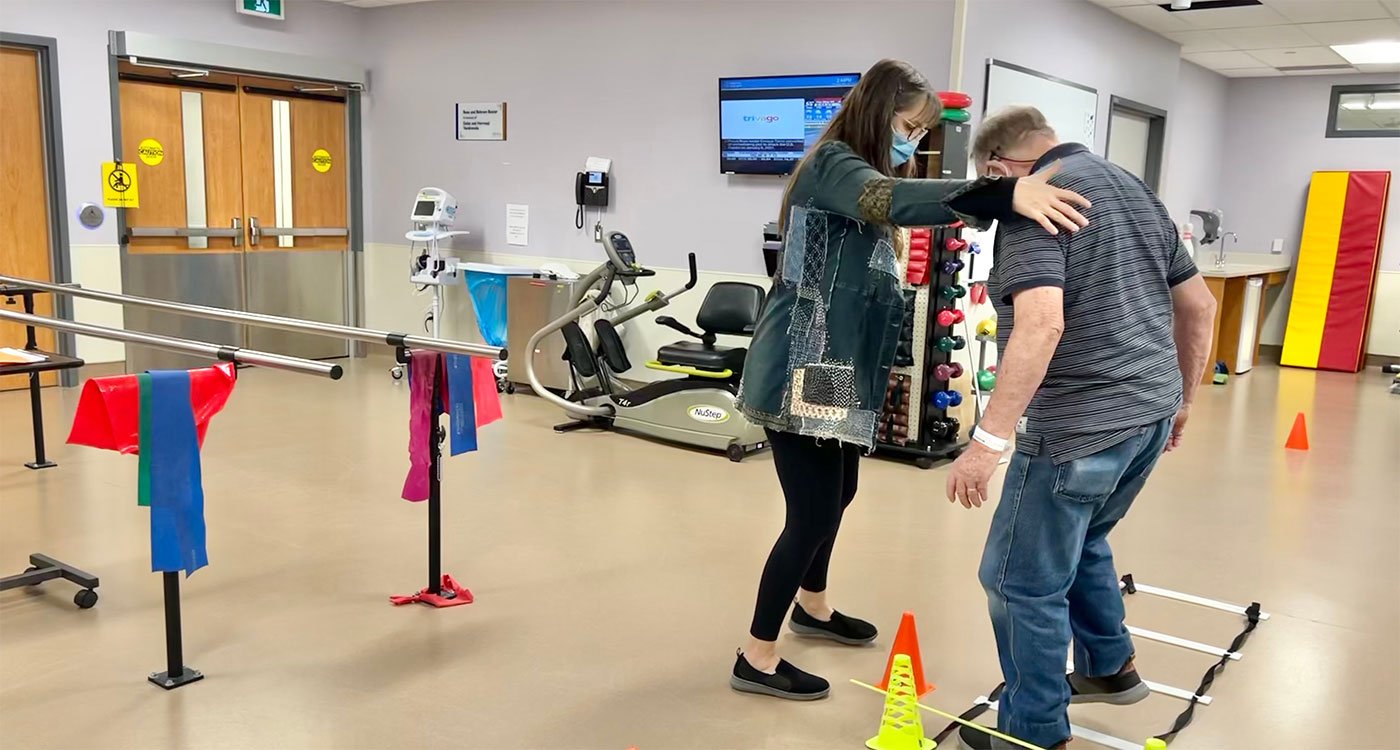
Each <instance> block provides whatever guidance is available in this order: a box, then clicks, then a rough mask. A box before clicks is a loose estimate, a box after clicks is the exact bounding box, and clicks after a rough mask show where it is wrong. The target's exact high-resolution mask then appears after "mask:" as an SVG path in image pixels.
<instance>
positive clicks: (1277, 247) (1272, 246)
mask: <svg viewBox="0 0 1400 750" xmlns="http://www.w3.org/2000/svg"><path fill="white" fill-rule="evenodd" d="M1269 252H1270V253H1271V254H1273V255H1283V240H1281V239H1279V240H1274V241H1273V242H1270V243H1269Z"/></svg>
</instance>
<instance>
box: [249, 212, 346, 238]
mask: <svg viewBox="0 0 1400 750" xmlns="http://www.w3.org/2000/svg"><path fill="white" fill-rule="evenodd" d="M348 236H350V230H349V229H348V228H346V227H265V226H263V225H262V224H260V223H258V217H256V216H250V217H248V243H249V244H251V245H257V244H258V243H259V241H260V240H261V239H262V238H263V237H348Z"/></svg>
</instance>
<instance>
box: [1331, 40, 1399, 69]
mask: <svg viewBox="0 0 1400 750" xmlns="http://www.w3.org/2000/svg"><path fill="white" fill-rule="evenodd" d="M1332 51H1333V52H1336V53H1337V54H1339V55H1341V56H1342V57H1343V58H1345V59H1346V61H1347V62H1349V63H1351V64H1352V65H1389V64H1395V63H1400V41H1394V40H1384V41H1376V42H1363V43H1361V44H1334V45H1332Z"/></svg>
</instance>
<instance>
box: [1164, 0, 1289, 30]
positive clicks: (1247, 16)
mask: <svg viewBox="0 0 1400 750" xmlns="http://www.w3.org/2000/svg"><path fill="white" fill-rule="evenodd" d="M1168 15H1171V16H1174V17H1177V18H1180V19H1181V20H1182V21H1185V22H1186V23H1187V24H1188V25H1190V26H1191V27H1192V28H1196V29H1238V28H1243V27H1246V26H1280V25H1282V24H1286V23H1288V19H1286V18H1284V17H1283V16H1281V15H1279V14H1278V13H1275V12H1274V10H1273V9H1272V8H1270V7H1268V6H1267V5H1246V6H1243V7H1239V8H1208V9H1203V10H1186V11H1180V12H1178V13H1169V14H1168Z"/></svg>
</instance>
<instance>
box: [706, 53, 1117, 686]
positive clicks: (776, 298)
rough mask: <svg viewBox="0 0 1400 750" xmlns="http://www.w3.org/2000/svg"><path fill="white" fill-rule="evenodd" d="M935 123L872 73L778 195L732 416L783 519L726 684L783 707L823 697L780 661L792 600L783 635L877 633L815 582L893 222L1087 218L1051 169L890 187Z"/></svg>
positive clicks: (829, 536) (910, 97)
mask: <svg viewBox="0 0 1400 750" xmlns="http://www.w3.org/2000/svg"><path fill="white" fill-rule="evenodd" d="M941 113H942V107H941V105H940V103H939V100H938V96H937V94H936V93H935V92H934V91H933V90H932V88H931V87H930V86H929V83H928V80H927V79H925V78H924V77H923V75H921V74H920V73H919V72H918V71H917V70H915V69H914V68H913V67H911V66H910V65H908V64H907V63H903V62H899V61H896V60H883V61H881V62H879V63H876V64H875V66H874V67H872V68H871V69H870V71H869V72H867V73H866V74H865V76H864V77H862V78H861V80H860V83H858V84H856V86H855V88H853V89H851V91H850V93H848V94H847V95H846V100H845V102H844V104H843V105H842V107H841V110H840V111H839V112H838V113H837V114H836V116H835V117H834V118H833V119H832V121H831V124H830V126H829V127H828V128H827V130H826V133H825V134H823V135H822V137H821V140H820V141H819V142H818V143H817V145H816V146H815V147H814V148H813V149H812V151H811V153H810V154H808V155H807V156H806V157H805V158H804V159H803V160H802V162H801V163H800V164H799V165H798V167H797V169H796V171H795V172H794V174H793V176H792V180H791V182H789V184H788V187H787V193H786V195H784V197H783V208H782V211H783V212H782V214H781V218H782V220H783V223H784V236H785V243H784V251H783V261H782V267H781V269H780V270H779V272H778V274H777V276H776V279H775V284H774V288H773V293H772V295H771V297H770V298H769V301H768V304H767V307H766V308H765V309H764V311H763V316H762V317H761V318H760V320H759V323H758V327H757V330H756V331H755V333H754V338H753V343H752V345H751V346H750V348H749V355H748V361H747V362H746V363H745V366H744V376H743V383H742V386H741V387H740V392H739V401H740V403H739V408H740V409H741V410H742V411H743V413H744V414H745V415H746V416H748V418H749V419H751V420H753V421H754V422H755V423H756V424H761V425H763V426H764V427H765V428H766V429H767V431H768V437H769V439H770V440H771V441H772V446H773V463H774V465H775V466H776V468H777V471H778V482H779V483H780V484H781V485H782V490H783V497H784V500H785V502H786V504H787V518H786V523H785V525H784V527H783V531H782V534H780V535H779V536H778V541H777V543H776V544H774V545H773V551H772V552H771V553H769V555H768V562H767V564H766V565H765V566H764V568H763V576H762V578H760V579H759V585H758V603H757V605H756V606H755V607H754V614H753V622H752V624H751V626H750V628H749V636H750V637H749V639H748V643H747V645H746V646H745V647H744V648H743V650H742V651H741V652H740V653H739V655H738V659H736V660H735V662H734V671H733V675H732V677H731V678H730V685H731V686H732V687H733V688H734V689H735V690H739V691H743V692H748V693H759V694H763V695H772V696H777V697H779V698H788V699H791V700H815V699H818V698H822V697H824V696H825V695H826V694H827V692H828V691H829V689H830V685H829V684H828V683H827V681H826V680H824V679H822V678H821V677H818V676H816V675H813V674H809V673H807V672H804V671H802V670H800V669H798V668H797V667H795V666H793V665H792V664H790V663H788V662H787V661H785V660H782V659H779V658H778V654H777V640H778V631H779V628H780V627H781V626H782V622H783V617H784V615H786V614H787V611H788V605H789V604H792V603H793V597H794V595H796V598H797V601H796V604H795V605H794V606H793V607H792V619H791V623H790V626H789V627H790V628H791V629H792V630H793V631H794V632H796V633H798V634H800V635H805V636H813V637H819V638H828V639H831V640H834V641H836V642H838V643H843V644H849V645H859V644H865V643H869V642H871V641H873V640H874V639H875V635H876V630H875V626H874V625H871V624H870V623H868V622H865V621H863V620H858V619H856V618H853V617H847V616H846V615H843V614H841V613H840V612H837V611H836V610H834V609H832V608H831V605H830V604H828V603H827V597H826V572H827V565H828V563H829V562H830V560H831V549H832V545H833V544H834V543H835V541H836V532H837V529H838V528H839V527H840V525H841V515H842V512H843V511H844V510H845V508H846V506H847V505H848V504H849V503H850V502H851V499H852V498H853V497H855V494H856V473H857V468H858V464H859V461H860V456H861V454H862V453H865V452H869V451H870V450H871V449H872V448H873V446H874V438H875V428H876V421H877V418H878V416H879V412H880V408H881V406H882V405H883V404H884V401H885V389H886V385H887V382H888V378H889V373H890V367H891V365H892V364H893V362H894V357H895V348H896V345H897V343H898V341H899V332H900V328H901V325H902V322H903V318H904V297H903V294H902V293H901V291H900V283H899V266H898V259H897V258H896V254H895V249H894V245H893V244H892V241H891V228H892V227H895V226H930V225H935V224H948V223H952V222H954V221H956V220H959V219H962V220H964V221H967V222H968V223H969V224H973V225H977V226H983V225H985V224H987V223H990V220H993V219H1003V218H1009V217H1011V216H1013V215H1016V214H1019V215H1022V216H1025V217H1028V218H1030V219H1033V220H1035V221H1038V222H1039V223H1040V224H1041V225H1043V226H1044V227H1045V230H1046V231H1047V232H1050V233H1052V234H1053V233H1055V232H1056V231H1057V229H1056V227H1055V225H1056V224H1058V225H1060V226H1061V227H1063V228H1064V229H1066V230H1069V231H1074V230H1076V229H1078V228H1079V227H1080V226H1084V225H1085V224H1087V222H1086V221H1085V219H1084V217H1083V216H1082V215H1080V213H1079V212H1078V211H1076V210H1075V208H1074V206H1073V205H1072V204H1079V205H1081V206H1088V205H1089V204H1088V201H1086V200H1084V199H1083V198H1082V197H1081V196H1079V195H1078V194H1076V193H1072V192H1070V191H1067V190H1061V189H1059V188H1055V187H1051V186H1050V185H1049V184H1048V182H1047V180H1048V178H1049V175H1050V174H1053V171H1054V170H1053V169H1051V170H1046V171H1042V172H1041V173H1039V174H1038V175H1036V176H1033V177H1024V178H1021V179H1019V180H1015V179H1006V178H1002V179H998V178H995V177H989V178H983V179H980V180H973V181H965V180H916V179H901V178H900V176H901V175H909V174H911V173H912V166H913V165H912V163H911V161H910V160H911V159H912V158H913V156H914V151H915V149H916V148H917V145H918V143H919V140H920V139H921V138H923V136H924V134H925V133H926V132H928V129H929V128H931V127H933V126H934V125H935V124H936V123H937V122H938V119H939V117H940V115H941ZM912 428H913V425H911V429H912ZM930 492H932V490H930Z"/></svg>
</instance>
